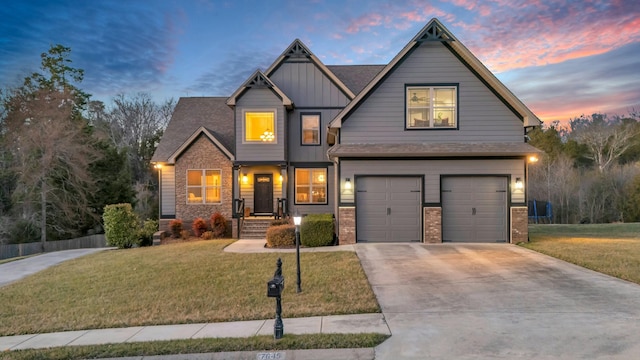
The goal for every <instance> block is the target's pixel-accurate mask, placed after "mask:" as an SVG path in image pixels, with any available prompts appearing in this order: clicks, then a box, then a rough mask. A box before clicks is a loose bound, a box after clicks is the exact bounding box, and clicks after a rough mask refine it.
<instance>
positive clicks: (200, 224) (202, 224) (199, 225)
mask: <svg viewBox="0 0 640 360" xmlns="http://www.w3.org/2000/svg"><path fill="white" fill-rule="evenodd" d="M191 228H192V229H193V235H195V236H196V237H200V236H201V235H202V233H204V232H205V231H207V222H206V221H204V219H203V218H196V219H195V220H193V224H191Z"/></svg>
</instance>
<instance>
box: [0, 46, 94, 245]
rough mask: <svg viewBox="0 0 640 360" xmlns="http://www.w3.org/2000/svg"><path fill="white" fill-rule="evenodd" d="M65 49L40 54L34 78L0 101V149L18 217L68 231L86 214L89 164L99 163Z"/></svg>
mask: <svg viewBox="0 0 640 360" xmlns="http://www.w3.org/2000/svg"><path fill="white" fill-rule="evenodd" d="M69 53H70V49H69V48H66V47H64V46H61V45H55V46H52V47H51V48H50V49H49V51H48V52H47V53H43V54H42V67H41V68H42V70H43V71H44V74H42V73H33V74H31V75H30V76H29V77H27V78H25V81H24V84H23V85H22V86H21V87H19V88H16V89H13V90H11V92H10V93H9V94H7V96H6V98H5V101H4V111H5V114H4V121H3V127H4V128H3V145H4V147H3V148H4V149H5V151H9V157H10V159H11V163H10V166H9V168H10V169H11V171H13V173H14V174H15V176H16V178H15V180H16V181H15V184H16V185H15V189H14V190H13V196H12V200H13V205H14V207H17V209H14V210H16V211H19V214H18V218H20V219H23V220H27V221H30V222H32V223H36V222H39V224H40V238H41V241H42V242H43V247H44V243H45V242H46V240H47V230H48V229H49V230H51V231H53V232H57V233H63V232H67V231H69V230H70V229H73V227H74V226H77V224H78V223H79V222H80V221H81V218H83V217H84V216H85V215H86V214H87V212H88V208H87V193H88V192H90V191H91V190H92V184H93V179H92V178H91V176H90V172H89V164H91V163H92V162H93V161H95V160H96V159H98V158H99V156H98V153H97V152H95V151H94V149H93V147H92V139H91V137H90V128H89V127H88V124H87V122H86V121H85V120H84V119H83V117H82V111H83V109H84V105H85V104H86V102H87V99H88V97H89V96H88V95H87V94H86V93H84V92H83V91H81V90H79V89H78V88H77V87H75V86H74V85H73V83H74V82H80V81H81V80H82V75H83V72H82V70H79V69H74V68H72V67H70V66H69V64H70V63H71V60H69V59H68V56H69Z"/></svg>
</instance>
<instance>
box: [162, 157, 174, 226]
mask: <svg viewBox="0 0 640 360" xmlns="http://www.w3.org/2000/svg"><path fill="white" fill-rule="evenodd" d="M160 178H161V182H162V214H160V216H165V217H167V216H175V215H176V168H175V167H174V166H169V165H165V166H163V167H162V168H161V170H160Z"/></svg>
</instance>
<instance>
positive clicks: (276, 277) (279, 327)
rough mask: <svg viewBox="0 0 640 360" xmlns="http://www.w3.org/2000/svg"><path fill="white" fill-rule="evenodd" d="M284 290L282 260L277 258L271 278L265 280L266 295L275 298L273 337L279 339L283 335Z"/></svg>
mask: <svg viewBox="0 0 640 360" xmlns="http://www.w3.org/2000/svg"><path fill="white" fill-rule="evenodd" d="M283 290H284V276H282V260H281V259H280V258H278V261H277V262H276V272H275V274H273V279H271V280H269V281H267V296H268V297H274V298H276V321H275V323H274V324H273V337H274V338H276V339H281V338H282V335H284V324H283V323H282V316H281V315H282V302H281V300H282V291H283Z"/></svg>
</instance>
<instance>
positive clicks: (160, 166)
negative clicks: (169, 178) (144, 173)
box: [153, 163, 162, 170]
mask: <svg viewBox="0 0 640 360" xmlns="http://www.w3.org/2000/svg"><path fill="white" fill-rule="evenodd" d="M153 168H154V169H158V170H160V169H162V164H161V163H155V165H153Z"/></svg>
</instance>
